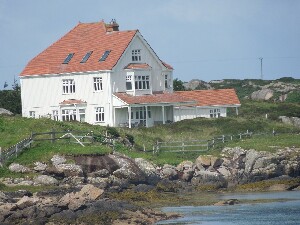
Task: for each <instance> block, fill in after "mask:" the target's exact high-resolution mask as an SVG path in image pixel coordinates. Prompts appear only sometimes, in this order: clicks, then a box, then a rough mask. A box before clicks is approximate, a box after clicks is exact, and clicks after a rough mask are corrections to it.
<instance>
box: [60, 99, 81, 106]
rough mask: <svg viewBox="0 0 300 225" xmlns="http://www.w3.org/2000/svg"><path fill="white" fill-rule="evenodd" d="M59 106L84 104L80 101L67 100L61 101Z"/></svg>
mask: <svg viewBox="0 0 300 225" xmlns="http://www.w3.org/2000/svg"><path fill="white" fill-rule="evenodd" d="M59 104H60V105H73V104H86V102H85V101H82V100H77V99H68V100H64V101H62V102H61V103H59Z"/></svg>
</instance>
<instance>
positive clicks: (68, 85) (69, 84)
mask: <svg viewBox="0 0 300 225" xmlns="http://www.w3.org/2000/svg"><path fill="white" fill-rule="evenodd" d="M71 93H75V81H74V80H73V79H64V80H63V94H71Z"/></svg>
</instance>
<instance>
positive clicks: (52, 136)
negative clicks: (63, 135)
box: [51, 129, 55, 143]
mask: <svg viewBox="0 0 300 225" xmlns="http://www.w3.org/2000/svg"><path fill="white" fill-rule="evenodd" d="M54 142H55V130H54V129H52V131H51V143H54Z"/></svg>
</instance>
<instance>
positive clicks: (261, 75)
mask: <svg viewBox="0 0 300 225" xmlns="http://www.w3.org/2000/svg"><path fill="white" fill-rule="evenodd" d="M259 59H260V78H261V79H262V80H263V78H264V77H263V58H259Z"/></svg>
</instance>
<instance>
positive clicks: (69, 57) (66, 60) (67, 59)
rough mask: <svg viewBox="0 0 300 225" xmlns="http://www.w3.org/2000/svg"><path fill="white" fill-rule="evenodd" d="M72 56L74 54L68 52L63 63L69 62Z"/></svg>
mask: <svg viewBox="0 0 300 225" xmlns="http://www.w3.org/2000/svg"><path fill="white" fill-rule="evenodd" d="M73 56H74V53H69V55H68V56H67V58H66V59H65V60H64V61H63V64H68V63H69V62H70V60H71V59H72V58H73Z"/></svg>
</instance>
